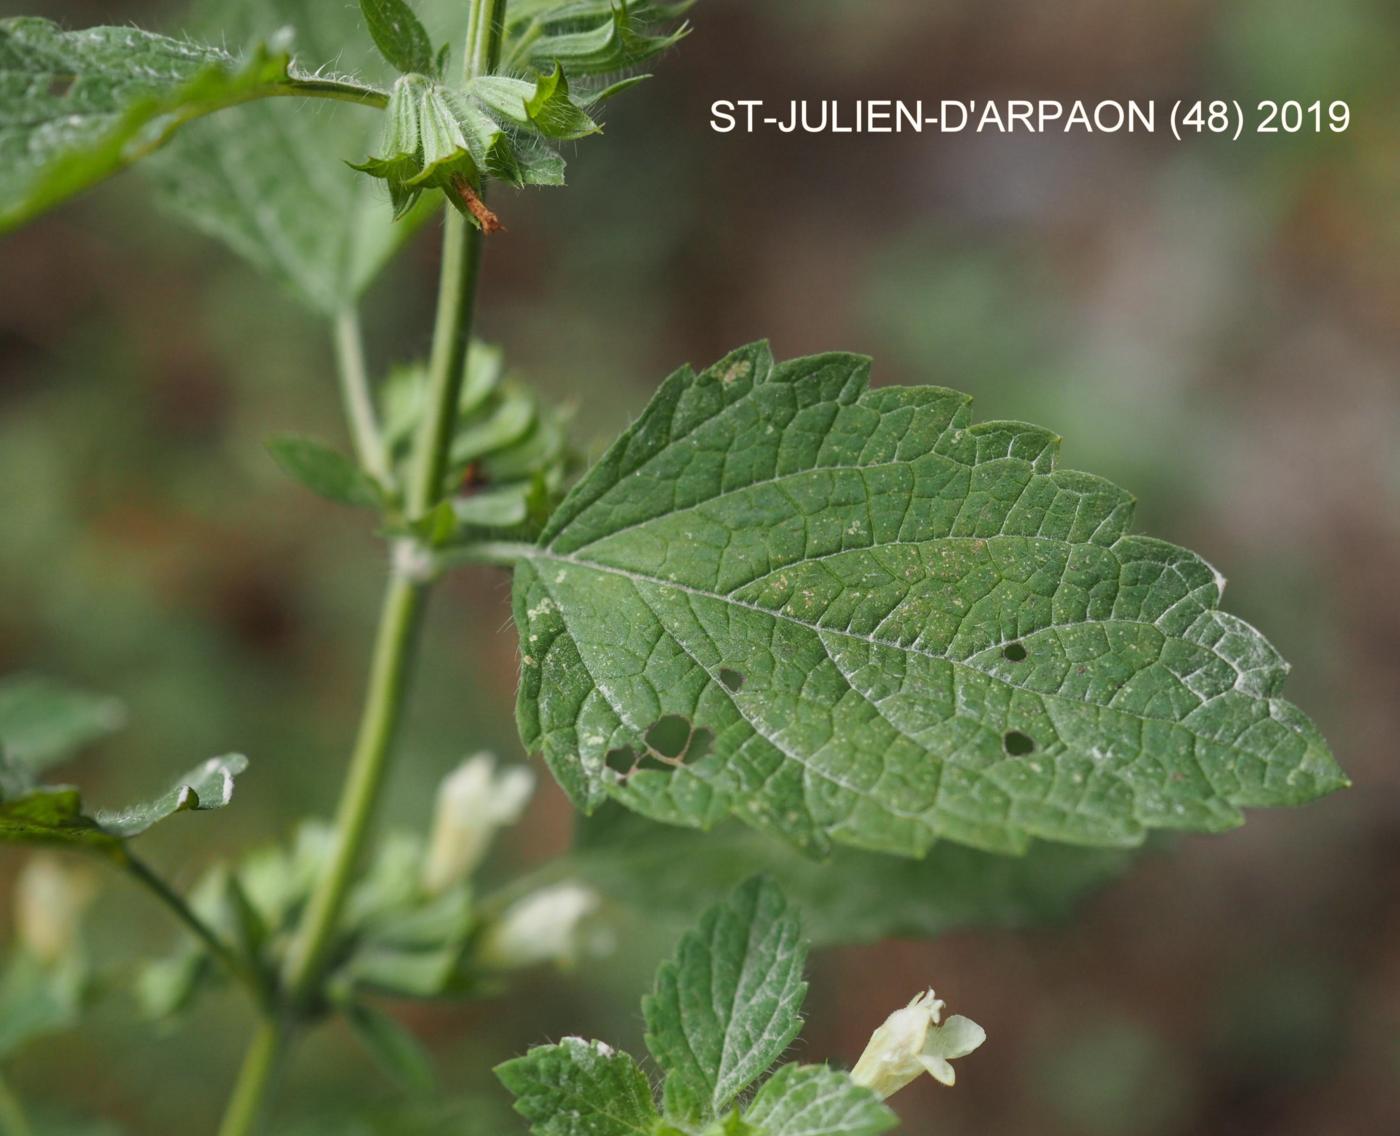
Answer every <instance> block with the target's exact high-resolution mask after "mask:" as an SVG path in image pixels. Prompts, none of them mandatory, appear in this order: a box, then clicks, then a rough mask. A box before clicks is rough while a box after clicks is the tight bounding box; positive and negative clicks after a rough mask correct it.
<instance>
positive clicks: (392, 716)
mask: <svg viewBox="0 0 1400 1136" xmlns="http://www.w3.org/2000/svg"><path fill="white" fill-rule="evenodd" d="M504 12H505V0H472V7H471V12H470V18H469V22H468V33H467V44H466V52H465V57H466V60H467V72H468V74H469V75H472V74H484V73H485V72H487V71H489V70H490V69H491V67H492V66H493V65H494V63H495V61H496V59H497V58H498V57H499V54H500V32H501V26H502V18H503V16H504ZM480 260H481V234H480V232H478V231H477V230H476V229H474V228H472V227H471V226H469V225H468V224H467V222H466V221H465V220H464V219H463V218H462V217H461V216H460V215H458V214H457V213H455V212H450V213H449V214H448V217H447V220H446V223H445V227H444V232H443V254H442V269H441V278H440V283H439V293H438V304H437V314H436V320H435V323H434V327H433V349H432V355H431V357H430V360H429V365H428V405H427V409H426V412H425V415H424V419H423V424H422V426H421V428H420V430H419V433H418V436H417V438H416V440H415V448H414V455H413V465H412V470H411V474H410V478H409V484H408V487H407V501H406V504H407V508H408V515H409V516H410V517H419V516H422V515H423V514H424V513H426V512H428V511H429V510H430V509H431V508H432V507H433V506H434V505H435V504H436V503H437V501H438V499H439V498H440V496H441V495H442V492H443V489H444V486H443V479H444V477H445V475H446V471H447V467H448V461H449V451H450V448H451V442H452V436H453V433H454V432H455V429H456V425H457V406H458V402H459V400H460V396H461V385H462V376H463V373H464V370H465V366H466V359H467V348H468V345H469V344H470V342H471V323H472V307H473V303H474V301H475V298H476V277H477V270H478V266H479V264H480ZM348 330H349V329H346V331H347V334H348ZM356 345H357V343H356ZM352 354H353V352H352ZM351 361H352V364H353V362H354V361H353V358H352V360H351ZM405 547H408V546H405ZM414 559H415V558H413V557H412V556H400V557H397V558H396V562H395V565H394V572H393V575H392V576H391V577H390V580H389V584H388V588H387V590H386V592H385V595H384V601H383V607H382V609H381V612H380V617H379V631H378V634H377V636H376V638H375V645H374V654H373V658H372V660H371V663H370V675H369V685H368V691H367V693H366V696H365V704H364V710H363V711H362V713H361V717H360V725H359V730H358V732H357V734H356V738H355V747H354V751H353V753H352V754H351V758H350V765H349V769H348V772H347V774H346V779H345V784H344V787H343V788H342V790H341V798H340V805H339V808H338V809H337V812H336V820H335V833H334V844H333V847H332V850H331V854H330V858H329V860H328V861H327V863H326V865H325V867H324V868H323V869H322V872H321V875H320V878H319V879H318V880H317V882H316V884H315V887H314V888H313V889H312V893H311V898H310V901H309V902H308V904H307V907H306V911H305V913H304V915H303V916H302V920H301V924H300V926H299V927H298V928H297V932H296V935H295V936H294V938H293V941H292V944H291V947H290V949H289V951H288V954H287V961H286V966H285V969H284V971H283V975H282V986H283V988H282V995H283V997H284V999H285V1002H286V1005H287V1008H289V1009H290V1010H291V1011H292V1012H296V1011H298V1010H304V1009H305V1008H306V1007H307V1005H308V1003H311V1002H313V1001H314V999H315V996H316V993H317V990H318V988H319V986H320V982H321V978H322V976H323V974H324V971H325V968H326V966H327V965H328V963H329V962H330V961H331V955H332V951H333V949H334V947H335V937H336V932H337V930H338V927H339V921H340V916H341V912H342V910H343V908H344V906H345V900H346V897H347V896H348V895H349V892H350V886H351V884H352V883H353V882H354V878H355V870H356V867H357V866H358V864H359V861H360V857H361V856H362V855H363V853H364V849H365V844H366V842H367V840H368V837H369V833H370V831H371V828H372V826H373V823H374V815H375V812H376V806H377V805H378V802H379V797H380V795H381V790H382V788H383V785H384V779H385V777H386V775H387V773H388V769H389V762H390V758H391V756H392V753H393V741H394V735H395V733H396V732H397V727H398V724H399V720H400V718H401V717H402V715H403V707H404V701H405V695H406V693H407V689H408V679H409V673H410V671H411V669H412V662H413V656H414V654H415V646H416V643H417V638H418V635H417V633H418V626H419V623H420V622H421V617H422V613H423V606H424V601H425V600H426V598H427V591H428V587H429V584H428V574H427V573H424V572H422V571H420V570H419V569H420V568H421V565H418V564H416V563H414ZM284 1043H285V1035H284V1027H283V1026H282V1025H281V1024H280V1023H278V1022H277V1021H275V1020H267V1021H265V1022H264V1024H263V1025H262V1026H261V1027H260V1028H259V1030H258V1033H257V1034H256V1035H255V1036H254V1038H253V1042H252V1044H251V1046H250V1047H249V1050H248V1054H247V1056H246V1057H245V1059H244V1063H243V1068H242V1071H241V1072H240V1074H239V1078H238V1083H237V1085H236V1087H235V1089H234V1093H233V1096H232V1097H231V1098H230V1100H229V1105H228V1109H227V1112H226V1113H225V1117H224V1123H223V1126H222V1128H221V1129H220V1136H248V1134H250V1133H252V1132H255V1131H256V1130H257V1126H258V1124H259V1123H260V1120H261V1117H262V1116H263V1114H264V1113H265V1111H266V1102H267V1098H268V1096H269V1086H270V1082H271V1080H272V1075H273V1072H274V1070H275V1068H276V1066H277V1064H278V1062H279V1060H280V1056H281V1052H282V1050H283V1048H284Z"/></svg>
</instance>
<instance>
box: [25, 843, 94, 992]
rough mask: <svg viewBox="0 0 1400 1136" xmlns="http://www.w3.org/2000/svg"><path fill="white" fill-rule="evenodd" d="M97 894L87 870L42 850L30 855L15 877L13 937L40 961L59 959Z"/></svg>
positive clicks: (76, 936) (70, 942)
mask: <svg viewBox="0 0 1400 1136" xmlns="http://www.w3.org/2000/svg"><path fill="white" fill-rule="evenodd" d="M96 895H97V883H96V881H95V880H94V879H93V878H92V876H91V875H90V874H89V873H88V872H86V871H83V870H82V869H80V868H70V867H67V866H66V865H64V864H62V863H60V862H59V860H58V858H57V857H56V856H50V855H48V854H46V853H43V852H41V853H38V854H37V855H34V856H31V857H30V858H29V861H28V863H26V864H25V865H24V868H23V869H22V870H21V871H20V873H19V878H18V879H17V880H16V881H15V932H16V937H17V938H18V939H19V941H20V942H21V943H23V944H24V946H25V948H26V949H27V950H28V951H29V953H30V954H32V955H33V956H34V957H35V958H37V959H38V960H39V961H40V962H42V963H45V964H46V965H47V964H53V963H56V962H58V961H59V960H60V959H62V958H63V957H64V956H65V955H66V954H67V953H68V952H69V950H71V949H72V947H73V946H74V945H75V944H76V943H77V940H78V925H79V924H80V923H81V922H82V917H83V911H84V910H85V909H86V908H87V906H88V904H90V903H91V902H92V901H93V899H94V898H95V896H96Z"/></svg>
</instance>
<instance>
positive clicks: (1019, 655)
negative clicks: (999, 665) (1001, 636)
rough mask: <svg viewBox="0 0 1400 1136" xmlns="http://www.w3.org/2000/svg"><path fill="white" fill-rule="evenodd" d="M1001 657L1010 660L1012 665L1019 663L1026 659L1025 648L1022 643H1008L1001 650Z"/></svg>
mask: <svg viewBox="0 0 1400 1136" xmlns="http://www.w3.org/2000/svg"><path fill="white" fill-rule="evenodd" d="M1001 653H1002V657H1003V658H1007V659H1010V660H1011V661H1012V662H1013V663H1019V662H1020V661H1021V660H1022V659H1024V658H1025V657H1026V647H1025V644H1023V643H1008V644H1007V645H1006V646H1005V647H1003V648H1002V649H1001Z"/></svg>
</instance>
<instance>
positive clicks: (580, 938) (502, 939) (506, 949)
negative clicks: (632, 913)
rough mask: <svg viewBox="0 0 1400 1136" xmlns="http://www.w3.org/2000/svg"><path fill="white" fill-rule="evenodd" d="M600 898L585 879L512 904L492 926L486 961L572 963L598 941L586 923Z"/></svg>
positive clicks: (508, 966) (497, 964)
mask: <svg viewBox="0 0 1400 1136" xmlns="http://www.w3.org/2000/svg"><path fill="white" fill-rule="evenodd" d="M598 903H599V899H598V893H597V892H595V891H594V890H593V889H592V888H588V887H584V886H583V885H582V884H577V883H561V884H553V885H551V886H550V887H546V888H541V889H540V890H539V891H537V892H535V893H534V894H533V895H527V896H526V897H525V898H524V899H520V900H517V901H516V902H515V903H513V904H511V906H510V907H508V908H506V910H505V913H504V914H502V915H501V917H500V918H499V919H498V920H496V922H495V923H493V924H492V925H491V926H490V927H489V928H488V929H487V931H486V933H485V935H484V937H483V939H482V943H481V954H480V960H481V962H482V963H483V964H484V965H485V966H488V967H493V968H495V969H497V970H513V969H517V968H520V967H526V966H535V965H536V964H538V963H543V962H559V963H564V964H566V965H567V964H570V963H572V962H574V961H575V960H576V959H577V958H578V957H579V955H580V954H583V953H585V952H587V953H592V948H595V947H596V946H597V943H596V940H594V939H593V938H591V937H590V936H588V935H586V934H585V933H584V926H583V925H584V921H585V920H586V919H587V917H588V916H589V915H591V914H593V912H594V911H596V910H597V908H598Z"/></svg>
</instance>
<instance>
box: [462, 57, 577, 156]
mask: <svg viewBox="0 0 1400 1136" xmlns="http://www.w3.org/2000/svg"><path fill="white" fill-rule="evenodd" d="M471 90H472V92H473V93H474V94H475V95H476V96H477V97H478V98H479V99H480V100H481V102H482V103H483V104H484V105H485V106H487V107H489V108H490V109H491V110H492V111H494V112H495V113H496V114H498V115H500V116H501V117H502V118H504V119H507V120H508V121H510V122H512V123H514V124H515V125H517V126H520V127H526V128H533V129H534V130H536V131H537V132H538V133H539V134H541V135H543V136H544V137H545V138H554V139H559V140H564V141H568V140H572V139H575V138H583V137H585V136H587V135H589V134H597V133H598V131H599V126H598V124H597V123H596V122H594V121H593V119H592V118H591V117H589V114H588V112H587V111H586V110H584V109H583V107H582V106H580V105H579V104H578V103H577V102H575V101H574V100H573V99H572V98H571V97H570V95H569V82H568V80H567V79H565V78H564V71H563V69H562V68H560V67H556V68H555V69H554V70H553V72H551V73H550V74H548V75H541V76H540V77H539V79H538V80H536V81H535V82H534V83H533V84H532V83H527V82H525V81H524V80H522V79H507V78H504V77H502V76H499V75H490V76H486V77H484V78H481V79H475V80H473V82H472V85H471Z"/></svg>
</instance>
